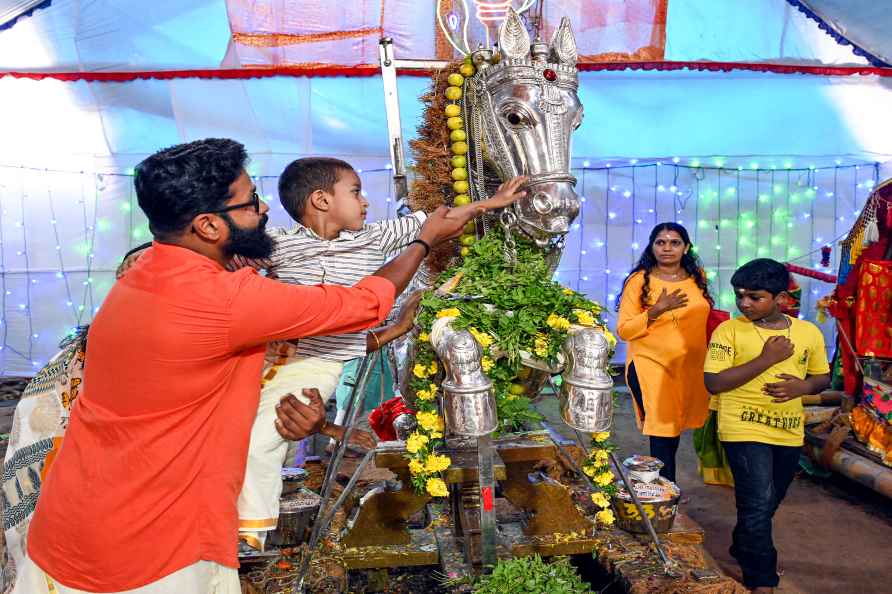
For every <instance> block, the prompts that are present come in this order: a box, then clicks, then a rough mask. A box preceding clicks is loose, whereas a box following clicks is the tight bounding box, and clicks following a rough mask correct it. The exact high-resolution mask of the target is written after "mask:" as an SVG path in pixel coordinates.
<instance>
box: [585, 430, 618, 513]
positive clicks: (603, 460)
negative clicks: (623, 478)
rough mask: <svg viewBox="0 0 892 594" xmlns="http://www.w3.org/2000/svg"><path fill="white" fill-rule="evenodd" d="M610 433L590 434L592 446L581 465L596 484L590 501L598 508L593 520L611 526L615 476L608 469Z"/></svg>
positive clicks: (610, 448) (611, 446)
mask: <svg viewBox="0 0 892 594" xmlns="http://www.w3.org/2000/svg"><path fill="white" fill-rule="evenodd" d="M609 439H610V433H609V432H607V431H602V432H600V433H595V434H593V435H592V447H591V449H590V450H589V453H588V457H587V458H586V460H585V462H584V463H583V466H582V471H583V472H584V473H585V474H586V475H588V476H589V477H591V479H592V482H593V483H594V484H595V486H596V490H595V491H594V492H593V493H592V503H594V504H595V506H597V507H598V508H599V511H598V512H597V513H596V514H595V520H596V521H597V522H598V524H600V525H601V526H612V525H613V523H614V522H615V521H616V517H615V516H614V515H613V512H612V511H611V510H610V509H608V508H609V507H610V498H611V497H612V496H613V495H615V494H616V484H615V481H616V477H614V476H613V471H612V470H611V469H610V452H611V451H613V450H614V449H615V447H614V446H613V444H611V443H610V442H609Z"/></svg>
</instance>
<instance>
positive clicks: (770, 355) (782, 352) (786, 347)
mask: <svg viewBox="0 0 892 594" xmlns="http://www.w3.org/2000/svg"><path fill="white" fill-rule="evenodd" d="M794 350H795V349H794V347H793V342H792V341H791V340H790V339H789V338H787V337H786V336H769V337H768V340H766V341H765V345H764V346H762V353H761V354H760V355H759V356H760V357H762V358H764V359H765V360H766V361H768V362H769V363H771V364H772V365H777V364H778V363H780V362H782V361H786V360H787V359H789V358H790V357H792V356H793V352H794Z"/></svg>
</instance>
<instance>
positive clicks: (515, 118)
mask: <svg viewBox="0 0 892 594" xmlns="http://www.w3.org/2000/svg"><path fill="white" fill-rule="evenodd" d="M507 117H508V123H510V124H511V125H512V126H517V125H518V124H520V122H521V118H520V116H519V115H517V114H516V113H513V112H512V113H509V114H508V116H507Z"/></svg>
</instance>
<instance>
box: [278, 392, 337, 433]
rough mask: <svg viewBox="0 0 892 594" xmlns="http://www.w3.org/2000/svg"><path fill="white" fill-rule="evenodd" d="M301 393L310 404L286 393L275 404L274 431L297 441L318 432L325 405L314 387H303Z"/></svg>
mask: <svg viewBox="0 0 892 594" xmlns="http://www.w3.org/2000/svg"><path fill="white" fill-rule="evenodd" d="M302 392H303V395H304V396H306V397H307V398H309V400H310V404H309V405H306V404H304V403H303V402H300V401H299V400H298V399H297V398H296V397H295V396H294V394H288V395H287V396H285V397H283V398H282V400H280V401H279V404H277V405H276V417H278V418H277V419H276V431H278V432H279V435H281V436H282V437H284V438H285V439H289V440H291V441H297V440H299V439H304V438H305V437H309V436H310V435H313V434H314V433H318V432H319V430H320V429H321V428H322V426H323V425H324V424H325V405H324V404H323V403H322V396H321V395H320V394H319V390H317V389H316V388H304V389H303V390H302Z"/></svg>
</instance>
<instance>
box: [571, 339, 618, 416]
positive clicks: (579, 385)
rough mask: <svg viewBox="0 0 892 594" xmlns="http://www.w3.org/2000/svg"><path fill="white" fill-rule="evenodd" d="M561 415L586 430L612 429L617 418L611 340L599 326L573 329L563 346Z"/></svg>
mask: <svg viewBox="0 0 892 594" xmlns="http://www.w3.org/2000/svg"><path fill="white" fill-rule="evenodd" d="M563 352H564V359H565V361H566V366H565V367H564V372H563V373H562V374H561V378H562V380H563V381H562V383H561V391H560V394H558V398H559V399H560V403H561V418H562V419H563V420H564V422H565V423H566V424H567V425H569V426H570V427H572V428H573V429H575V430H577V431H580V432H583V433H599V432H601V431H609V430H610V425H611V421H612V419H613V379H612V378H611V377H610V373H609V372H608V365H609V357H610V343H609V342H608V341H607V338H606V337H605V336H604V334H602V333H601V332H600V331H599V330H598V329H597V328H580V329H578V330H575V331H571V332H570V335H569V336H567V339H566V341H565V342H564V346H563Z"/></svg>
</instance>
